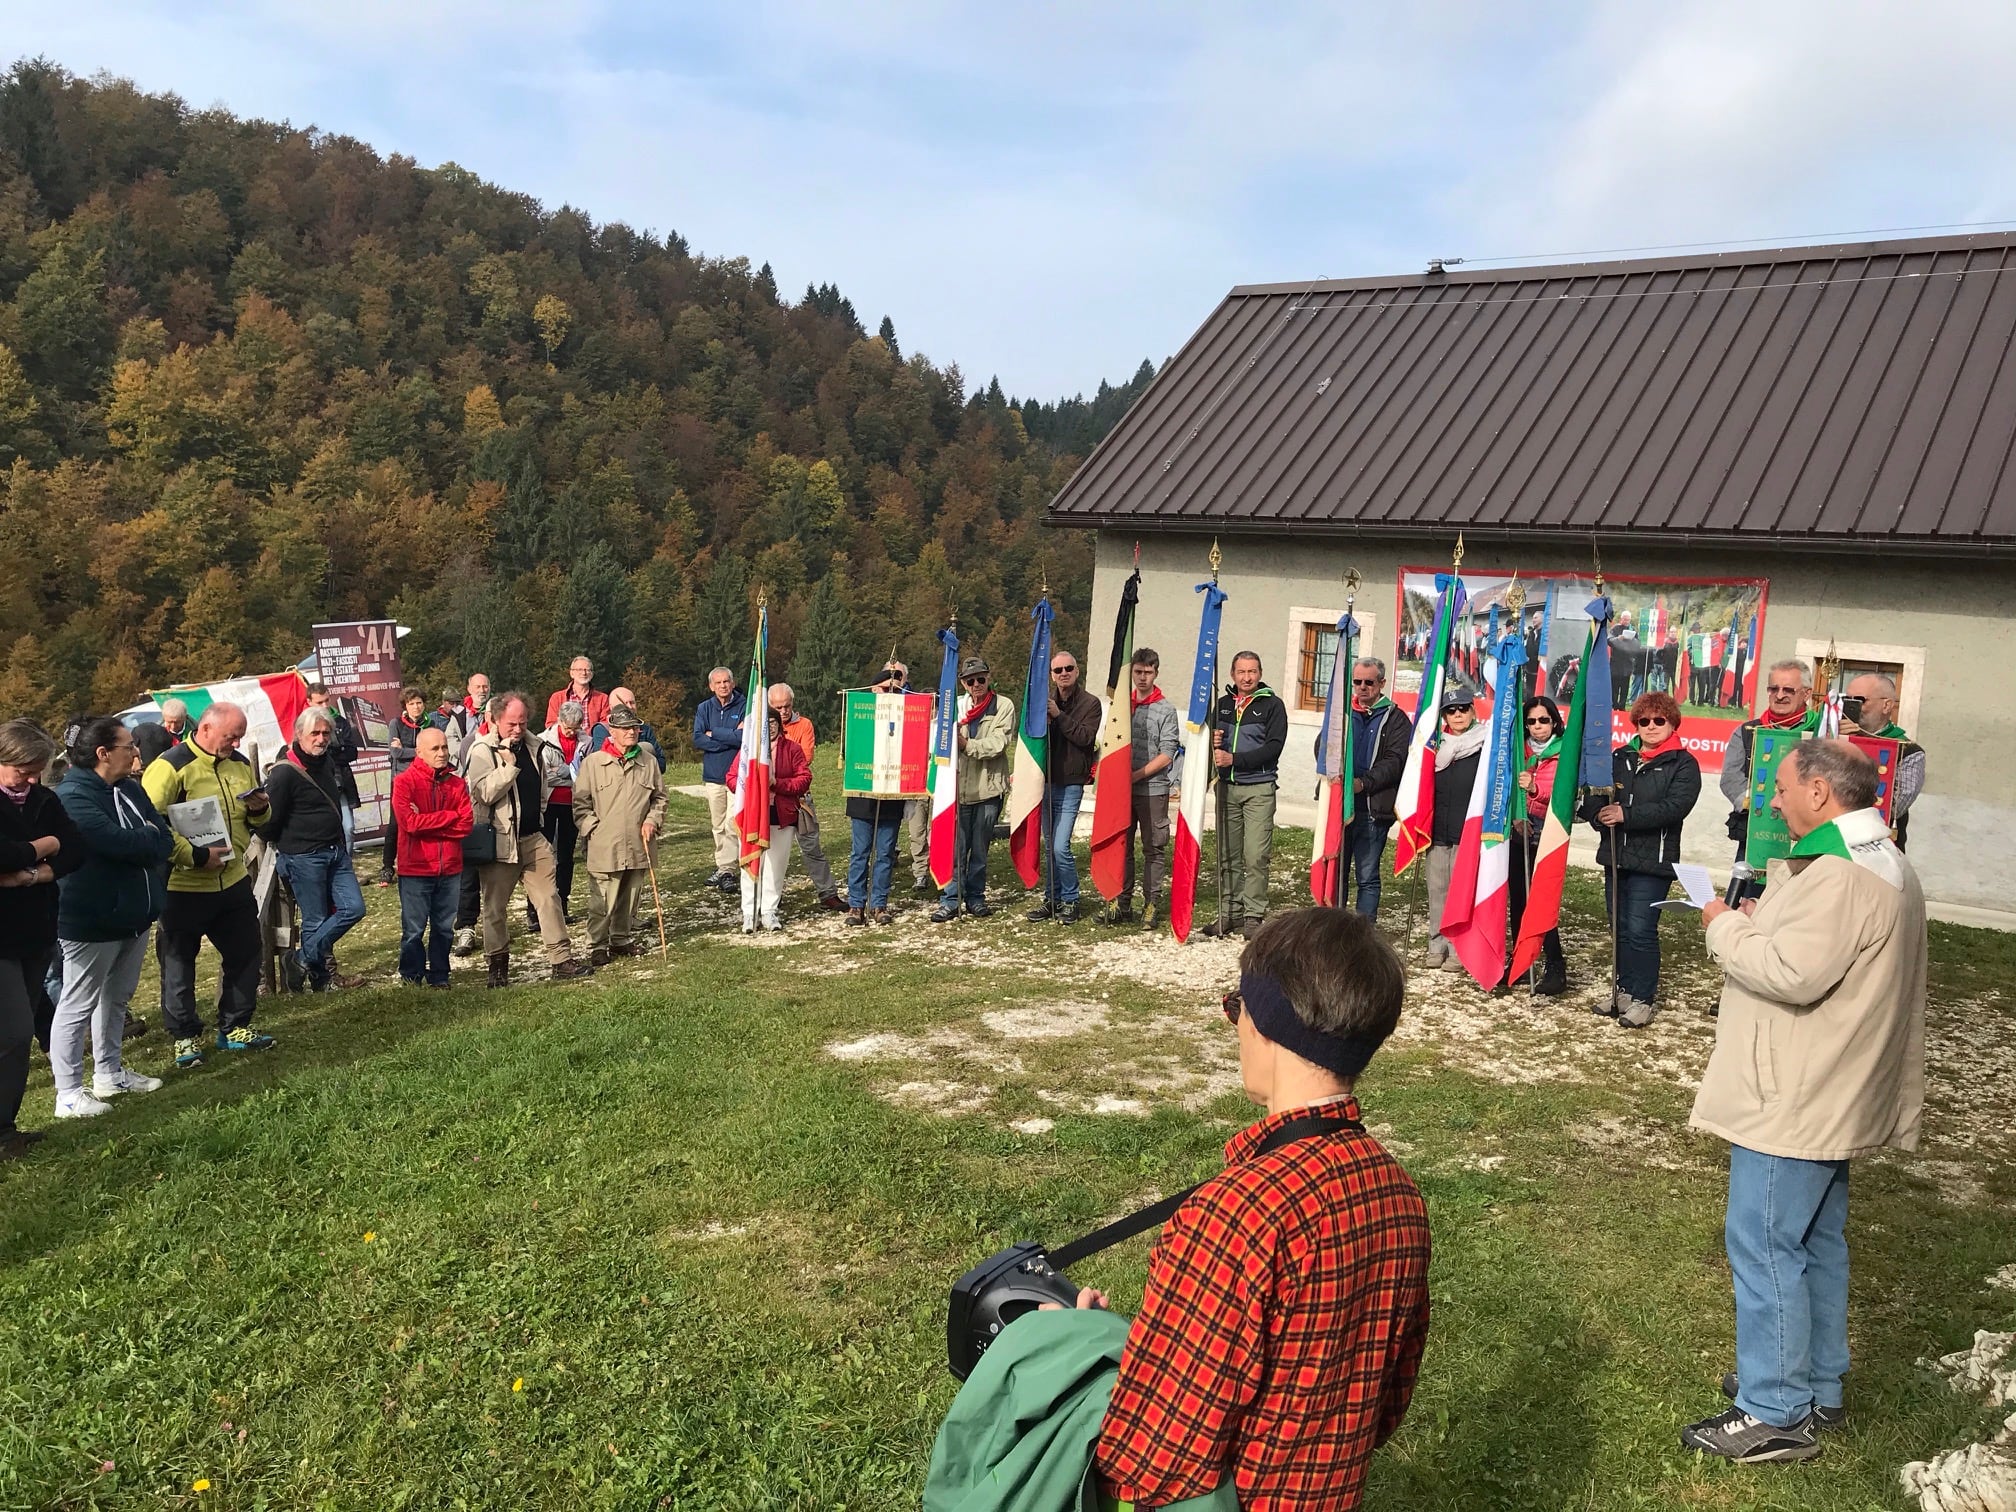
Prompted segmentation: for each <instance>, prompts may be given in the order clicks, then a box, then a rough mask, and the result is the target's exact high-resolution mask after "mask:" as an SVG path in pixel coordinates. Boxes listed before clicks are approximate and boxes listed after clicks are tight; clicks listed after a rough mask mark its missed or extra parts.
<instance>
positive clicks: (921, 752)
mask: <svg viewBox="0 0 2016 1512" xmlns="http://www.w3.org/2000/svg"><path fill="white" fill-rule="evenodd" d="M841 698H842V699H843V700H844V705H843V707H844V713H843V715H842V718H841V721H840V789H841V791H842V792H844V793H845V794H846V795H847V796H848V797H850V798H928V797H930V796H931V720H932V716H933V715H934V714H935V713H936V711H937V707H938V700H937V699H936V698H934V697H933V696H932V695H931V694H929V693H877V692H876V691H875V690H874V689H873V688H849V689H848V690H847V691H846V692H845V693H843V694H842V695H841Z"/></svg>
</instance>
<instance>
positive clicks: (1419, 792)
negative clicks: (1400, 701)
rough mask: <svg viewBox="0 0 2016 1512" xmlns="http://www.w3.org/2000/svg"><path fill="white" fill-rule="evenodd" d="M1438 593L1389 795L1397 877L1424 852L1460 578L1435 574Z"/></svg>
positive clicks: (1461, 594) (1462, 600)
mask: <svg viewBox="0 0 2016 1512" xmlns="http://www.w3.org/2000/svg"><path fill="white" fill-rule="evenodd" d="M1435 587H1436V590H1437V591H1438V592H1439V593H1440V594H1441V595H1442V597H1441V600H1440V602H1439V603H1438V604H1437V605H1436V609H1435V629H1434V632H1433V634H1431V635H1430V636H1429V637H1428V658H1427V660H1426V661H1424V662H1423V663H1422V664H1421V691H1420V694H1419V698H1420V702H1419V703H1417V704H1416V705H1415V706H1414V731H1413V733H1412V734H1411V735H1410V736H1409V737H1408V739H1407V765H1406V766H1405V767H1403V768H1402V769H1401V772H1400V791H1399V792H1398V793H1396V794H1395V795H1394V797H1393V827H1394V829H1395V831H1397V838H1396V839H1395V840H1394V842H1393V874H1394V875H1395V876H1398V875H1399V874H1400V873H1401V872H1404V871H1405V870H1407V868H1408V867H1410V866H1412V865H1413V864H1414V861H1415V858H1416V857H1418V856H1422V855H1426V854H1427V851H1428V847H1429V845H1430V843H1431V835H1432V830H1433V826H1434V820H1435V754H1434V753H1435V735H1436V732H1437V731H1439V730H1440V729H1441V728H1442V690H1443V689H1444V688H1446V687H1447V686H1448V685H1449V649H1450V639H1451V635H1452V632H1453V631H1454V628H1455V623H1456V620H1457V619H1458V617H1460V616H1461V615H1462V613H1463V609H1464V605H1465V603H1466V601H1467V600H1466V595H1465V594H1464V592H1463V580H1462V579H1461V578H1460V577H1458V576H1456V574H1455V573H1453V572H1438V573H1437V574H1436V575H1435Z"/></svg>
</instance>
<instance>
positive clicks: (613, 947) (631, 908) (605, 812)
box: [574, 703, 665, 966]
mask: <svg viewBox="0 0 2016 1512" xmlns="http://www.w3.org/2000/svg"><path fill="white" fill-rule="evenodd" d="M643 726H644V721H643V720H641V719H639V718H638V717H637V711H636V710H635V709H631V708H627V707H625V706H624V705H622V704H618V703H612V704H611V705H610V708H609V719H608V729H609V737H608V744H606V745H605V746H603V748H602V749H601V750H599V751H596V752H594V753H593V754H592V755H590V756H589V757H588V759H587V760H586V761H584V762H582V763H581V775H580V776H579V777H577V778H575V779H574V824H575V828H576V830H577V831H578V832H579V834H580V837H581V844H582V846H583V848H584V859H585V861H586V863H587V867H588V949H589V957H588V962H589V964H590V965H591V966H606V965H608V964H609V958H610V957H611V956H627V955H634V954H636V950H637V947H636V945H635V943H634V942H633V941H632V939H631V935H632V932H633V929H634V924H633V920H634V919H635V918H636V913H637V896H638V894H639V893H640V892H641V891H642V890H643V888H644V885H645V881H644V879H645V874H646V873H647V872H648V871H649V870H650V868H651V865H652V857H651V842H652V841H653V840H655V839H657V837H658V831H659V829H660V828H661V827H662V826H663V824H664V823H665V779H664V778H663V777H662V776H661V775H660V773H659V770H658V760H657V758H656V757H655V756H653V755H652V754H651V752H650V751H648V750H646V749H645V748H644V747H643V746H642V745H641V744H639V740H640V738H641V736H642V733H643Z"/></svg>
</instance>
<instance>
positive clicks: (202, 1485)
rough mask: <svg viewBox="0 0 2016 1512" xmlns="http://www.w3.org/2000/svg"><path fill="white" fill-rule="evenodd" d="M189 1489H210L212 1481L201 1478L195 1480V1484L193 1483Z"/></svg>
mask: <svg viewBox="0 0 2016 1512" xmlns="http://www.w3.org/2000/svg"><path fill="white" fill-rule="evenodd" d="M189 1489H190V1490H191V1491H195V1492H198V1493H201V1492H204V1491H208V1490H209V1489H210V1482H208V1481H207V1480H199V1481H197V1482H195V1483H194V1484H193V1485H191V1486H190V1487H189Z"/></svg>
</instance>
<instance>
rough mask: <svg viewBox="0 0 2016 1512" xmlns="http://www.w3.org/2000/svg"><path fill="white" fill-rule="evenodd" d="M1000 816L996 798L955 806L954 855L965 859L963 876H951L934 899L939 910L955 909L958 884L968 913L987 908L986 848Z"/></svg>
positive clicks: (999, 805) (958, 896) (990, 843)
mask: <svg viewBox="0 0 2016 1512" xmlns="http://www.w3.org/2000/svg"><path fill="white" fill-rule="evenodd" d="M1000 817H1001V800H1000V799H999V798H987V799H983V800H982V801H981V802H979V803H962V804H960V805H959V830H958V839H957V841H956V845H957V847H958V849H957V851H956V853H955V854H956V855H961V856H964V857H965V858H966V873H965V876H964V877H961V876H959V875H957V874H956V873H955V874H954V876H953V878H952V880H951V881H950V882H949V883H947V884H946V886H945V892H944V894H943V896H941V897H940V898H939V900H938V902H939V905H940V906H941V907H944V908H951V909H956V908H958V906H959V902H960V895H961V892H962V884H963V892H964V895H965V902H966V909H967V911H968V912H969V913H970V912H971V911H972V910H974V909H976V908H985V907H986V906H987V848H988V846H990V845H992V844H993V843H994V825H995V823H996V821H998V820H999V819H1000Z"/></svg>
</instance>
